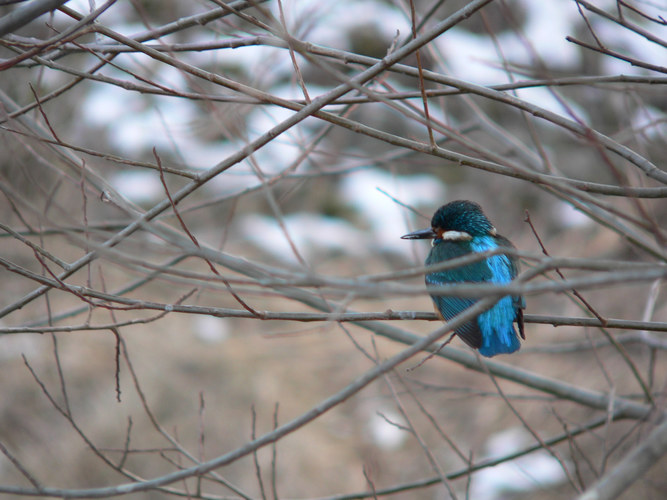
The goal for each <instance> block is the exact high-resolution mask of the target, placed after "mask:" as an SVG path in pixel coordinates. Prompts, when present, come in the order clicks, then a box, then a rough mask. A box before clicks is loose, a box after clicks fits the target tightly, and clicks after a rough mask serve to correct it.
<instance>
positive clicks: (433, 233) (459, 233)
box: [401, 200, 496, 241]
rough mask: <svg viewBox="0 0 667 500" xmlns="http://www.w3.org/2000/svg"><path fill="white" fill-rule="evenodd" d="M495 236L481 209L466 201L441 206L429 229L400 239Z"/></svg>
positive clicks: (459, 238) (454, 238)
mask: <svg viewBox="0 0 667 500" xmlns="http://www.w3.org/2000/svg"><path fill="white" fill-rule="evenodd" d="M487 235H491V236H495V235H496V228H494V227H493V224H491V222H489V219H487V218H486V215H484V212H482V207H480V206H479V205H478V204H477V203H473V202H472V201H467V200H459V201H452V202H451V203H447V204H446V205H443V206H441V207H440V208H439V209H438V210H437V211H436V212H435V214H433V218H432V219H431V227H430V228H428V229H420V230H419V231H415V232H412V233H409V234H406V235H404V236H401V238H403V239H406V240H417V239H431V240H449V241H467V240H471V239H472V238H473V237H474V236H487Z"/></svg>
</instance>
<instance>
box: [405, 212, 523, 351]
mask: <svg viewBox="0 0 667 500" xmlns="http://www.w3.org/2000/svg"><path fill="white" fill-rule="evenodd" d="M401 238H403V239H407V240H417V239H430V240H431V251H430V252H429V254H428V256H427V257H426V266H433V265H436V264H439V263H441V262H445V261H447V260H450V259H455V258H457V257H462V256H464V255H469V254H471V253H480V252H486V251H489V250H493V249H496V248H510V249H514V248H515V247H514V245H513V244H512V243H511V242H510V241H509V240H508V239H507V238H505V237H504V236H501V235H499V234H498V233H497V232H496V228H495V227H493V225H492V224H491V222H490V221H489V219H488V218H487V217H486V215H484V212H483V211H482V208H481V207H480V206H479V205H478V204H477V203H474V202H472V201H467V200H458V201H452V202H451V203H447V204H446V205H443V206H441V207H440V208H439V209H438V210H437V211H436V212H435V214H434V215H433V218H432V219H431V227H430V228H428V229H421V230H419V231H415V232H412V233H409V234H406V235H404V236H401ZM518 271H519V264H518V261H517V258H516V257H515V256H514V255H505V254H497V255H493V256H491V257H488V258H486V259H484V260H480V261H477V262H475V263H473V264H467V265H463V266H460V267H456V268H454V269H447V270H443V271H434V272H430V273H427V274H426V276H425V280H426V285H427V286H428V285H430V286H431V287H433V286H443V287H444V286H452V285H455V284H456V283H495V284H498V285H505V284H508V283H509V282H511V281H512V280H513V279H514V278H516V276H517V274H518ZM431 299H433V305H434V308H435V312H436V314H438V316H440V317H441V318H442V319H443V320H444V321H449V320H451V319H452V318H454V316H456V315H458V314H460V313H461V312H463V311H464V310H466V309H468V308H469V307H471V306H472V305H473V304H474V303H475V302H477V300H478V299H475V298H465V297H445V296H441V295H435V294H431ZM525 307H526V304H525V301H524V298H523V297H522V296H509V295H508V296H505V297H503V298H501V299H500V300H499V301H498V302H496V304H495V305H494V306H493V307H492V308H490V309H488V310H487V311H485V312H483V313H481V314H480V315H479V316H477V317H476V318H474V319H472V320H470V321H468V322H467V323H465V324H464V325H462V326H460V327H458V328H457V329H456V330H455V331H454V333H455V334H456V335H458V336H459V337H460V338H461V340H463V341H464V342H465V343H466V344H468V345H469V346H470V347H472V348H474V349H479V353H480V354H481V355H482V356H486V357H492V356H495V355H496V354H510V353H513V352H515V351H518V350H519V348H520V347H521V343H520V341H519V337H518V335H517V333H516V329H515V328H514V323H516V324H517V326H518V327H519V334H520V335H521V338H522V339H524V340H525V338H526V337H525V335H524V331H523V309H524V308H525Z"/></svg>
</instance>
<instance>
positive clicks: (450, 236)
mask: <svg viewBox="0 0 667 500" xmlns="http://www.w3.org/2000/svg"><path fill="white" fill-rule="evenodd" d="M440 238H441V239H443V240H445V241H470V240H472V236H470V234H469V233H466V232H465V231H445V232H444V233H442V236H441V237H440Z"/></svg>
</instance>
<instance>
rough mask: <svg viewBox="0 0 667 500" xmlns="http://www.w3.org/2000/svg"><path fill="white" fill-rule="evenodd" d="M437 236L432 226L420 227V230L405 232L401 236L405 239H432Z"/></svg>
mask: <svg viewBox="0 0 667 500" xmlns="http://www.w3.org/2000/svg"><path fill="white" fill-rule="evenodd" d="M436 236H437V234H436V232H435V231H434V230H433V229H432V228H430V227H429V228H428V229H420V230H419V231H413V232H412V233H408V234H404V235H403V236H401V239H403V240H432V239H433V238H435V237H436Z"/></svg>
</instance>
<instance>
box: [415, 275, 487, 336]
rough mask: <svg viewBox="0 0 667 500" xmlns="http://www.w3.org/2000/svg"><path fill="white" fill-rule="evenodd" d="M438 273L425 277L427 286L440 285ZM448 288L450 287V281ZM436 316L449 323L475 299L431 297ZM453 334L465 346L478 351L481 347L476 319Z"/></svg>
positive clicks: (441, 282) (480, 333)
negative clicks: (459, 338)
mask: <svg viewBox="0 0 667 500" xmlns="http://www.w3.org/2000/svg"><path fill="white" fill-rule="evenodd" d="M438 274H439V273H431V274H428V275H427V276H426V284H427V285H435V286H437V285H442V284H443V281H442V279H443V278H442V277H441V276H438ZM448 286H451V281H450V284H449V285H448ZM431 298H432V299H433V305H434V307H435V312H436V314H439V315H440V316H441V317H442V318H443V319H444V320H445V321H449V320H451V319H452V318H454V317H455V316H457V315H458V314H460V313H462V312H463V311H465V310H466V309H468V308H469V307H470V306H472V305H473V304H474V303H475V302H477V301H476V300H475V299H469V298H464V297H445V296H442V295H431ZM455 333H456V334H457V335H458V336H459V337H461V340H463V341H464V342H465V343H466V344H468V345H469V346H470V347H472V348H474V349H479V348H480V347H481V346H482V332H481V331H480V329H479V325H478V324H477V319H472V320H470V321H468V322H467V323H464V324H463V325H461V326H459V327H458V328H457V329H456V330H455Z"/></svg>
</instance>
